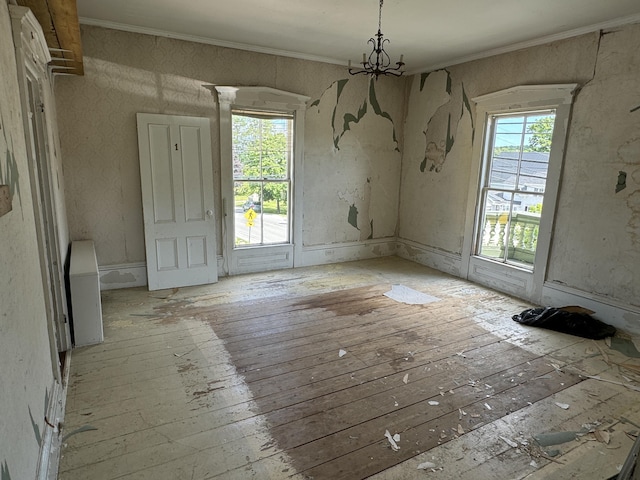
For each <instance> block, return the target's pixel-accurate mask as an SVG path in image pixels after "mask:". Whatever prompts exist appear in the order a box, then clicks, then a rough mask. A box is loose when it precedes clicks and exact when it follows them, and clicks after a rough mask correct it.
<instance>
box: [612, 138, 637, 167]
mask: <svg viewBox="0 0 640 480" xmlns="http://www.w3.org/2000/svg"><path fill="white" fill-rule="evenodd" d="M616 154H617V157H618V159H619V160H620V161H621V162H623V163H626V164H628V165H638V164H640V137H638V138H632V139H630V140H627V141H626V142H624V143H623V144H622V145H620V146H619V147H618V150H617V152H616Z"/></svg>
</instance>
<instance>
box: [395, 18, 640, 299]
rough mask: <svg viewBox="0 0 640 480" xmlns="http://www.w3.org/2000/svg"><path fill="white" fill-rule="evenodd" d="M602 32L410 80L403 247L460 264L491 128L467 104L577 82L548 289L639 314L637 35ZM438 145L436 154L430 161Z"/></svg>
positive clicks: (636, 28) (634, 30)
mask: <svg viewBox="0 0 640 480" xmlns="http://www.w3.org/2000/svg"><path fill="white" fill-rule="evenodd" d="M604 33H605V34H604V35H602V36H600V34H599V33H593V34H588V35H584V36H580V37H576V38H572V39H568V40H563V41H559V42H554V43H550V44H547V45H543V46H539V47H532V48H528V49H524V50H520V51H517V52H513V53H509V54H504V55H500V56H495V57H491V58H487V59H483V60H478V61H474V62H469V63H466V64H461V65H456V66H452V67H450V68H448V69H444V70H440V71H437V72H432V73H431V74H429V75H428V76H426V78H425V76H424V75H415V76H414V77H413V78H412V84H411V89H410V94H409V102H408V112H407V117H406V123H405V155H404V157H403V167H402V184H401V185H402V188H401V200H400V202H401V205H400V223H399V238H400V239H406V240H409V241H411V242H415V243H416V244H418V245H422V246H425V247H426V248H429V249H432V250H436V251H443V252H448V253H449V254H453V255H455V256H460V255H461V252H462V241H463V236H464V235H465V219H466V214H467V212H466V208H467V200H468V194H467V190H468V186H469V182H470V180H471V177H470V175H471V172H470V170H471V161H472V139H473V137H474V135H475V134H476V133H478V132H479V131H480V127H479V126H478V124H480V126H481V123H482V121H483V119H477V118H475V109H474V108H473V105H472V106H471V113H472V114H473V115H469V114H468V112H466V111H465V110H466V107H465V100H464V99H465V96H466V97H467V98H468V99H471V98H473V97H475V96H479V95H483V94H487V93H491V92H495V91H499V90H502V89H505V88H509V87H512V86H516V85H531V84H555V83H578V84H579V85H581V86H583V88H582V90H581V91H580V92H579V94H578V95H577V97H576V100H575V103H574V110H573V116H572V119H571V122H570V125H569V130H568V145H567V150H566V158H565V162H564V173H563V177H562V182H561V186H560V192H559V202H558V211H557V216H556V222H555V229H554V237H553V243H552V248H551V254H550V264H549V269H548V272H547V280H550V281H554V282H557V283H559V284H562V285H565V286H567V287H570V288H574V289H577V290H579V291H583V292H586V293H587V294H596V295H603V296H606V297H610V298H612V299H613V300H615V301H617V302H620V303H622V304H626V305H635V306H638V305H640V300H638V299H639V298H640V231H639V228H640V184H639V183H638V182H640V110H636V111H633V112H632V111H631V110H632V109H633V108H634V107H637V106H638V105H640V54H639V53H638V52H640V25H637V24H636V25H628V26H625V27H622V28H619V29H616V30H615V31H611V32H604ZM421 83H423V84H422V88H421ZM425 131H426V134H425ZM447 132H449V134H448V133H447ZM448 135H451V137H452V140H453V145H452V147H451V148H450V150H449V151H448V153H447V154H446V156H444V157H443V156H442V155H441V154H439V152H438V151H437V149H440V151H446V146H447V140H448V139H449V137H448ZM429 142H432V143H433V144H435V146H436V147H437V149H436V148H434V146H433V145H431V150H429V148H427V147H428V145H429ZM425 158H426V159H427V161H426V162H425ZM433 159H439V161H436V162H435V163H436V165H439V171H438V170H437V168H433V169H431V167H430V166H431V165H433V164H434V161H433ZM424 163H426V166H424V167H423V165H422V164H424ZM421 167H422V168H421ZM620 172H625V173H626V178H625V180H626V183H625V185H626V188H624V189H622V190H619V192H618V193H616V188H619V187H617V182H618V179H619V178H620ZM416 205H418V211H419V212H420V214H419V215H417V214H416ZM416 219H420V220H421V221H416Z"/></svg>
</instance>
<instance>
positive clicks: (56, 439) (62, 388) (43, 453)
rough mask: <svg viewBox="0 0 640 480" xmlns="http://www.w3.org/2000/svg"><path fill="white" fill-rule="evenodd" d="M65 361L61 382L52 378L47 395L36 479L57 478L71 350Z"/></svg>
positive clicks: (54, 479)
mask: <svg viewBox="0 0 640 480" xmlns="http://www.w3.org/2000/svg"><path fill="white" fill-rule="evenodd" d="M65 355H66V357H65V362H64V365H63V370H62V384H60V383H59V382H58V381H57V380H55V379H54V381H53V386H52V387H51V394H50V396H49V405H48V406H47V411H46V413H45V415H46V417H45V426H44V432H43V435H42V444H41V446H40V458H39V460H38V472H37V475H36V479H37V480H56V479H57V478H58V466H59V464H60V453H61V448H62V430H61V425H62V423H63V421H64V412H65V408H66V403H67V386H68V384H69V371H70V363H71V350H69V351H67V352H66V353H65Z"/></svg>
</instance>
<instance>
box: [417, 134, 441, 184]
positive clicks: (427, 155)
mask: <svg viewBox="0 0 640 480" xmlns="http://www.w3.org/2000/svg"><path fill="white" fill-rule="evenodd" d="M423 133H424V134H425V136H426V135H427V131H426V130H425V131H424V132H423ZM444 159H445V153H444V141H442V142H440V147H438V145H436V144H435V143H434V142H429V143H427V146H426V148H425V150H424V159H423V160H422V163H421V164H420V171H421V172H424V170H425V168H426V167H427V163H430V164H431V166H430V167H429V171H430V172H431V171H433V170H435V171H436V173H437V172H439V171H440V170H442V164H444Z"/></svg>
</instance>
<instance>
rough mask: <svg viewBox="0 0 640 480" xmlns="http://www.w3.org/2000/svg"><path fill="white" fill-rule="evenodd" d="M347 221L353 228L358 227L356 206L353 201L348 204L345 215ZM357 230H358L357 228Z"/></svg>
mask: <svg viewBox="0 0 640 480" xmlns="http://www.w3.org/2000/svg"><path fill="white" fill-rule="evenodd" d="M347 222H349V225H351V226H352V227H354V228H358V207H356V205H355V203H354V204H352V205H351V206H349V216H348V217H347ZM358 230H360V229H359V228H358Z"/></svg>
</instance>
